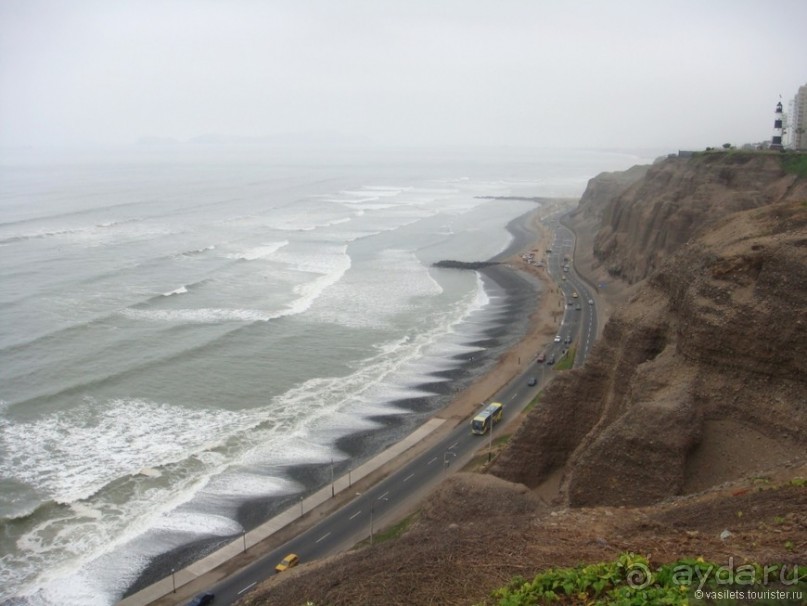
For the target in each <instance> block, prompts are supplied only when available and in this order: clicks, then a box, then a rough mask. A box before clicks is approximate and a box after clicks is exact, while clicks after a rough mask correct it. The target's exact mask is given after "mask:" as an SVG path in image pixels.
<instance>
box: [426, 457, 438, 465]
mask: <svg viewBox="0 0 807 606" xmlns="http://www.w3.org/2000/svg"><path fill="white" fill-rule="evenodd" d="M436 460H437V457H434V458H433V459H432V460H431V461H429V462H428V463H426V465H431V464H432V463H434V462H435V461H436Z"/></svg>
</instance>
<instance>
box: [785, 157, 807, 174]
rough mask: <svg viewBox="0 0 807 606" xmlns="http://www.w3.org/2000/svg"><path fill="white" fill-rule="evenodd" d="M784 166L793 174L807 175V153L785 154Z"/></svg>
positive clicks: (787, 171) (786, 170)
mask: <svg viewBox="0 0 807 606" xmlns="http://www.w3.org/2000/svg"><path fill="white" fill-rule="evenodd" d="M782 168H784V169H785V172H786V173H789V174H791V175H798V176H799V177H807V154H793V155H790V154H788V155H786V156H783V157H782Z"/></svg>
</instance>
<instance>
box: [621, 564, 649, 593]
mask: <svg viewBox="0 0 807 606" xmlns="http://www.w3.org/2000/svg"><path fill="white" fill-rule="evenodd" d="M625 578H626V579H627V581H628V585H629V586H630V587H632V588H633V589H644V588H645V587H647V586H648V585H650V583H652V582H653V575H652V574H651V572H650V569H649V568H648V567H647V566H646V565H644V564H642V563H641V562H634V563H633V564H631V565H630V568H628V573H627V575H626V576H625Z"/></svg>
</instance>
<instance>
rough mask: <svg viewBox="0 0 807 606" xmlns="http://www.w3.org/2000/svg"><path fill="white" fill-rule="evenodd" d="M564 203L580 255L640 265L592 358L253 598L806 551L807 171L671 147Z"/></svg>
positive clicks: (455, 584) (350, 596)
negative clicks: (494, 440) (630, 554)
mask: <svg viewBox="0 0 807 606" xmlns="http://www.w3.org/2000/svg"><path fill="white" fill-rule="evenodd" d="M575 214H576V216H575V217H574V220H575V221H577V222H578V226H577V227H578V228H580V225H579V223H580V222H585V223H587V224H588V229H589V231H590V236H591V237H590V239H589V240H590V242H591V246H592V251H591V254H590V255H589V257H588V259H589V260H590V266H587V267H586V268H584V269H585V271H584V273H589V274H590V275H596V274H597V272H599V271H605V272H608V273H609V274H610V275H611V276H612V279H616V280H617V281H619V282H620V283H622V284H624V285H628V284H632V286H631V288H630V291H629V292H630V299H629V301H627V302H626V303H625V304H623V305H621V306H620V307H618V308H617V309H616V310H615V311H614V312H613V314H612V315H611V317H610V319H609V320H608V323H607V324H606V326H605V328H604V331H603V335H602V337H601V339H600V341H599V342H598V344H597V345H596V346H595V348H594V350H593V352H592V354H591V356H590V358H589V360H588V362H587V364H586V365H585V366H584V367H583V368H581V369H577V370H573V371H567V372H565V373H563V374H562V375H560V376H558V377H557V378H556V379H555V380H554V381H553V383H552V384H551V385H550V386H549V387H548V388H547V389H546V390H544V392H543V394H542V396H541V398H540V401H539V403H538V405H537V406H535V407H534V408H533V409H532V410H531V411H530V413H529V414H528V415H527V416H526V418H525V419H524V421H523V423H522V424H521V425H520V427H519V429H518V430H517V431H516V432H515V434H514V435H513V436H512V437H511V439H510V440H509V442H508V444H507V445H506V446H505V447H504V448H503V450H502V451H501V453H500V454H499V456H498V457H497V458H496V460H495V461H494V464H493V466H492V468H491V470H490V471H491V472H492V473H491V474H487V475H480V474H477V473H474V474H471V473H465V474H458V475H456V476H454V477H452V478H451V479H450V480H449V481H447V482H446V483H445V484H444V486H443V487H442V488H441V489H439V490H438V491H436V493H435V494H433V495H432V496H431V497H430V498H429V499H428V500H427V502H426V503H425V504H424V505H423V506H422V508H421V510H420V511H419V512H418V513H417V514H416V515H415V518H414V521H413V522H412V524H411V526H410V528H409V530H408V531H407V532H406V533H405V534H403V536H401V537H400V538H399V539H397V540H394V541H390V542H387V543H382V544H377V545H375V546H373V547H371V548H361V549H359V550H357V551H355V552H353V553H350V554H345V555H342V556H339V557H336V558H331V559H329V560H326V561H324V562H320V563H314V564H312V565H310V566H304V567H300V568H299V569H297V570H295V571H293V572H292V573H290V574H289V575H288V576H287V577H285V578H283V579H273V580H271V581H270V582H268V583H267V584H266V586H265V587H264V588H263V589H262V593H261V594H258V595H255V596H253V597H251V598H250V599H249V600H248V601H246V602H245V603H248V604H254V605H258V604H269V603H271V604H289V605H291V604H294V605H299V604H303V603H305V601H306V600H312V601H314V603H316V604H317V605H325V604H328V605H338V604H345V605H347V604H371V605H372V604H472V603H483V602H485V601H486V600H489V598H488V596H489V594H490V591H491V590H492V589H494V588H496V587H499V586H502V585H504V584H506V583H507V582H508V580H509V579H511V578H512V577H514V576H516V575H521V576H523V577H525V578H529V577H531V576H532V575H534V574H535V573H536V572H538V571H540V570H543V569H546V568H548V567H550V566H568V565H574V564H577V563H580V562H595V561H601V560H604V559H613V558H614V557H616V556H617V555H618V554H619V553H621V552H625V551H634V552H637V553H644V554H647V555H651V558H652V560H653V561H655V562H668V561H672V560H674V559H677V558H680V557H687V556H693V557H694V556H704V557H706V558H707V559H711V560H713V561H717V562H723V563H725V562H726V561H727V559H728V558H729V557H734V558H738V559H739V560H742V561H756V562H765V563H767V562H791V563H799V564H803V563H804V562H803V561H798V560H799V559H801V560H803V559H804V558H803V556H804V554H805V553H807V488H805V485H804V481H803V480H801V479H799V478H804V477H807V398H805V394H807V372H806V371H807V308H806V306H805V301H807V254H806V253H807V248H805V247H807V179H805V178H803V177H802V178H797V177H795V176H794V175H791V174H788V173H786V172H785V171H784V170H783V169H782V166H781V159H780V158H779V156H778V155H775V154H770V155H767V154H759V155H754V154H722V153H719V154H709V155H703V156H698V157H695V158H690V159H678V158H673V159H667V160H664V161H662V162H660V163H657V164H655V165H653V166H652V167H650V168H647V169H636V170H633V172H632V173H631V174H623V175H619V174H613V173H612V174H610V175H604V176H602V177H601V178H599V177H598V178H595V179H593V180H592V182H591V183H590V184H589V188H588V190H587V192H586V194H585V195H584V196H583V199H582V200H581V203H580V206H579V207H578V210H577V211H576V213H575ZM581 229H582V228H581ZM583 231H585V230H583ZM584 242H585V239H581V243H580V246H584ZM583 253H584V254H583V255H581V256H583V257H585V251H583ZM609 289H614V290H619V289H618V288H617V285H614V286H609ZM725 531H728V533H727V532H725ZM491 603H492V602H491Z"/></svg>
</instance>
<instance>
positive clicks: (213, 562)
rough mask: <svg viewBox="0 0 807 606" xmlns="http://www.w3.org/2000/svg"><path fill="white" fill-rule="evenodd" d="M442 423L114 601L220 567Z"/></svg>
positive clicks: (154, 592)
mask: <svg viewBox="0 0 807 606" xmlns="http://www.w3.org/2000/svg"><path fill="white" fill-rule="evenodd" d="M444 422H445V419H438V418H432V419H430V420H429V421H427V422H426V423H424V424H423V425H422V426H420V427H419V428H418V429H416V430H415V431H414V432H412V433H411V434H409V435H408V436H407V437H406V438H404V439H403V440H401V441H400V442H397V443H396V444H393V445H392V446H390V447H389V448H388V449H387V450H385V451H384V452H381V453H379V454H378V455H376V456H375V457H373V458H372V459H370V460H369V461H367V462H365V463H364V464H363V465H360V466H359V467H357V468H356V469H353V470H350V471H349V472H348V474H347V475H343V476H341V477H339V478H336V479H335V480H334V483H333V485H331V484H328V485H327V486H324V487H323V488H320V489H319V490H318V491H317V492H315V493H314V494H311V495H309V496H308V497H306V498H305V499H303V500H302V501H301V502H300V503H299V504H298V505H294V506H293V507H289V508H288V509H286V510H285V511H283V512H281V513H280V514H278V515H277V516H275V517H274V518H272V519H271V520H268V521H266V522H264V523H263V524H261V525H260V526H258V527H257V528H254V529H252V530H250V531H249V532H247V533H246V534H244V535H242V536H240V537H238V538H237V539H234V540H233V541H232V542H230V543H229V544H227V545H225V546H224V547H222V548H221V549H219V550H218V551H215V552H213V553H211V554H210V555H208V556H206V557H204V558H202V559H201V560H198V561H197V562H194V563H193V564H191V565H190V566H188V567H187V568H183V569H182V570H177V571H176V572H175V573H174V574H173V575H172V576H168V577H165V578H163V579H161V580H160V581H157V582H156V583H154V584H152V585H149V586H148V587H145V588H143V589H141V590H140V591H138V592H137V593H134V594H132V595H130V596H129V597H127V598H124V599H123V600H121V601H120V602H118V606H145V605H147V604H150V603H151V602H154V601H155V600H158V599H160V598H161V597H163V596H165V595H168V594H169V593H172V592H173V591H174V588H175V586H176V587H177V588H179V587H182V586H183V585H186V584H188V583H190V582H191V581H194V580H196V579H197V578H199V577H200V576H202V575H203V574H206V573H208V572H210V571H211V570H213V569H214V568H217V567H218V566H221V565H222V564H224V563H225V562H227V561H228V560H230V559H232V558H234V557H235V556H237V555H239V554H241V553H243V552H244V551H246V550H247V549H248V548H249V547H252V546H253V545H256V544H258V543H260V542H261V541H263V540H264V539H266V538H267V537H269V536H271V535H272V534H274V533H275V532H277V531H279V530H280V529H281V528H284V527H286V526H288V525H289V524H291V523H292V522H294V521H295V520H297V519H299V518H301V517H302V516H303V514H305V513H308V512H310V511H311V510H312V509H315V508H316V507H318V506H319V505H322V504H323V503H325V502H326V501H328V500H329V499H331V498H333V497H334V496H335V495H337V494H339V493H341V492H342V491H344V490H347V489H349V488H350V487H351V486H352V485H353V484H354V483H356V482H357V481H359V480H361V479H362V478H364V477H366V476H368V475H369V474H371V473H372V472H374V471H375V470H377V469H379V468H380V467H382V466H383V465H385V464H387V463H389V462H390V461H391V460H393V459H394V458H395V457H397V456H399V455H400V454H402V453H404V452H405V451H406V450H408V449H409V448H411V447H412V446H414V445H415V444H417V443H418V442H420V441H421V440H423V439H424V438H426V437H427V436H428V435H429V434H431V433H432V432H434V431H435V430H436V429H437V428H438V427H440V425H442V424H443V423H444Z"/></svg>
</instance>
